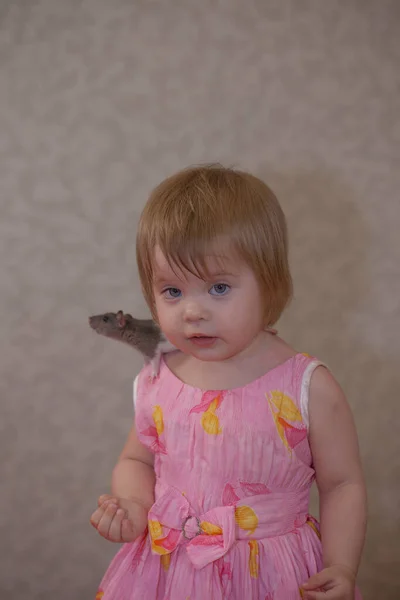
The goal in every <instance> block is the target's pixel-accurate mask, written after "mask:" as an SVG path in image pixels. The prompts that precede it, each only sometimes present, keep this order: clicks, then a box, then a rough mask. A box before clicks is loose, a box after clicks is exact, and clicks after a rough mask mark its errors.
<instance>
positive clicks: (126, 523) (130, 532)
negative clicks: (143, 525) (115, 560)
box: [121, 519, 135, 543]
mask: <svg viewBox="0 0 400 600" xmlns="http://www.w3.org/2000/svg"><path fill="white" fill-rule="evenodd" d="M121 537H122V541H123V542H125V543H126V542H133V540H134V539H135V532H134V529H133V523H132V521H131V520H130V519H124V520H123V521H122V524H121Z"/></svg>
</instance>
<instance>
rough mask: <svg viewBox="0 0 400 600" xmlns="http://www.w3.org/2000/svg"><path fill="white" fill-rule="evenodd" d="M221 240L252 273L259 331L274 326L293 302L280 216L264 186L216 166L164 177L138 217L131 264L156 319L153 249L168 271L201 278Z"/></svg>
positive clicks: (271, 196) (284, 222)
mask: <svg viewBox="0 0 400 600" xmlns="http://www.w3.org/2000/svg"><path fill="white" fill-rule="evenodd" d="M221 238H227V240H228V243H229V247H231V248H232V250H233V253H234V255H237V257H239V258H241V259H243V260H244V261H245V263H246V264H247V265H248V266H249V267H250V268H251V269H252V270H253V272H254V274H255V276H256V278H257V280H258V282H259V285H260V290H261V293H262V295H263V298H264V305H265V321H266V322H265V325H273V324H274V323H276V321H277V320H278V319H279V317H280V315H281V313H282V312H283V310H284V308H285V307H286V305H287V303H288V302H289V300H290V298H291V296H292V278H291V275H290V270H289V264H288V239H287V226H286V219H285V216H284V213H283V211H282V209H281V207H280V205H279V202H278V200H277V199H276V197H275V195H274V193H273V192H272V191H271V190H270V188H269V187H268V186H267V185H266V184H265V183H264V182H263V181H261V180H260V179H258V178H257V177H255V176H254V175H251V174H250V173H247V172H244V171H239V170H234V169H229V168H225V167H222V166H220V165H205V166H199V167H191V168H187V169H184V170H182V171H179V172H178V173H176V174H174V175H172V176H171V177H168V178H167V179H165V180H164V181H162V182H161V183H160V184H159V185H158V186H157V187H156V188H155V189H154V190H153V191H152V193H151V194H150V197H149V199H148V202H147V204H146V205H145V207H144V210H143V212H142V214H141V217H140V220H139V227H138V234H137V240H136V258H137V263H138V271H139V277H140V281H141V285H142V290H143V294H144V297H145V300H146V302H147V304H148V306H149V308H150V310H151V312H152V315H153V317H154V318H155V319H157V315H156V310H155V301H154V292H153V278H154V250H155V248H156V247H157V246H158V247H159V248H160V250H161V252H162V254H163V255H164V256H165V257H166V259H167V261H168V263H169V264H170V266H171V268H175V267H178V268H179V269H182V268H184V269H187V270H188V271H190V272H191V273H194V274H195V275H197V276H199V277H202V278H206V273H207V269H206V257H207V255H210V254H211V252H212V250H215V244H216V242H218V241H220V240H221Z"/></svg>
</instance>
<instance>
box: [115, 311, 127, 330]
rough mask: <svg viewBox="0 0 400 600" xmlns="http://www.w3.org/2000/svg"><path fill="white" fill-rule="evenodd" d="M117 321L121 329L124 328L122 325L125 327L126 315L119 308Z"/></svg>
mask: <svg viewBox="0 0 400 600" xmlns="http://www.w3.org/2000/svg"><path fill="white" fill-rule="evenodd" d="M117 323H118V326H119V327H121V329H122V327H125V324H126V319H125V315H124V313H123V312H122V310H119V311H118V312H117Z"/></svg>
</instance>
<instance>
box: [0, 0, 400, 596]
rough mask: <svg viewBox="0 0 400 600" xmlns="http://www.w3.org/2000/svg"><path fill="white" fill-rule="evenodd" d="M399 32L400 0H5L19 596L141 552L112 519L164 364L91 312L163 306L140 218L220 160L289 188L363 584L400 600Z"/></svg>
mask: <svg viewBox="0 0 400 600" xmlns="http://www.w3.org/2000/svg"><path fill="white" fill-rule="evenodd" d="M399 40H400V5H399V3H398V2H397V1H396V0H393V1H392V2H391V1H389V0H379V1H374V0H358V1H356V0H349V1H346V2H345V1H341V0H331V1H329V2H328V1H325V2H322V1H321V0H318V1H317V0H315V1H312V0H298V1H297V0H282V1H278V0H274V1H271V0H246V1H244V0H221V1H216V0H214V1H211V0H201V1H199V0H169V1H168V2H162V1H161V0H160V1H157V0H146V1H145V0H135V1H133V0H114V1H113V2H108V1H107V0H87V1H78V0H29V1H23V0H13V1H12V0H1V1H0V202H1V212H0V260H1V265H0V271H1V279H0V285H1V295H0V302H1V320H0V345H1V346H0V347H1V361H0V394H1V419H0V427H1V436H0V445H1V461H0V480H1V496H0V502H1V510H0V514H1V517H0V525H1V531H0V544H1V546H2V551H1V555H2V560H1V561H0V592H1V595H2V597H3V596H4V597H5V598H9V599H11V600H19V599H21V600H22V598H24V599H25V598H26V599H29V600H33V599H34V598H35V599H36V598H38V599H39V598H40V599H41V600H53V599H54V598H57V599H58V600H71V599H72V598H73V599H78V600H80V599H82V600H83V599H86V598H93V597H94V594H95V590H96V588H97V585H98V582H99V579H100V577H101V576H102V574H103V571H104V569H105V568H106V566H107V564H108V562H109V560H110V559H111V557H112V555H113V554H114V553H115V551H116V549H117V547H116V546H114V545H112V544H110V543H108V542H106V541H105V540H103V539H102V538H100V536H98V535H97V534H96V532H95V531H94V530H93V529H92V528H91V527H90V525H89V516H90V514H91V512H92V510H93V508H94V505H95V502H96V498H97V496H98V494H100V493H102V492H104V491H107V490H108V485H109V479H110V473H111V469H112V467H113V464H114V461H115V459H116V457H117V455H118V453H119V451H120V449H121V446H122V444H123V441H124V437H125V435H126V433H127V431H128V429H129V426H130V422H131V416H132V395H131V394H132V378H133V377H134V375H135V374H136V373H137V372H138V370H139V368H140V366H141V360H140V357H139V356H138V355H136V354H135V352H133V351H130V349H129V348H127V347H123V346H119V345H118V344H116V343H114V342H111V341H107V340H104V339H103V338H100V337H98V336H96V335H95V334H94V333H93V332H91V331H90V329H89V327H88V325H87V317H88V315H89V314H92V313H94V312H103V311H105V310H117V309H119V308H123V309H124V310H131V311H133V312H134V313H135V314H137V315H138V316H147V315H148V312H147V309H146V306H145V304H144V301H143V299H142V295H141V292H140V289H139V287H138V277H137V270H136V266H135V255H134V240H135V233H136V226H137V219H138V214H139V213H140V210H141V208H142V206H143V204H144V202H145V200H146V197H147V194H148V192H149V191H150V189H151V188H152V187H153V186H154V185H155V184H156V183H157V182H158V181H159V180H160V179H161V178H163V177H164V176H166V175H169V174H170V173H172V172H173V171H175V170H176V169H179V168H181V167H183V166H186V165H189V164H192V163H198V162H204V161H221V162H222V163H224V164H225V165H235V166H241V167H244V168H249V169H251V170H253V171H254V172H255V173H256V174H258V175H260V176H261V177H263V178H265V180H266V181H267V182H268V183H269V184H270V185H271V187H272V188H273V189H274V190H275V191H276V193H277V195H278V196H279V198H280V199H281V202H282V204H283V206H284V209H285V211H286V213H287V217H288V221H289V227H290V233H291V263H292V268H293V276H294V282H295V291H296V297H295V300H294V302H293V304H292V305H291V306H290V308H289V310H288V311H287V313H286V314H285V316H284V317H283V319H282V321H281V323H280V330H281V332H282V334H283V335H284V336H286V338H287V339H288V341H290V342H291V343H293V344H294V345H295V346H296V347H297V348H298V349H301V350H302V351H307V352H310V353H314V354H316V355H318V356H319V357H321V358H322V359H323V360H325V361H326V362H327V363H328V364H329V365H330V366H331V368H332V369H333V371H334V372H335V374H336V376H337V378H338V380H339V381H340V383H341V384H342V386H343V387H344V389H345V391H346V393H347V395H348V397H349V401H350V403H351V406H352V408H353V410H354V414H355V418H356V423H357V427H358V431H359V435H360V445H361V451H362V456H363V461H364V465H365V472H366V476H367V481H368V490H369V498H370V523H369V530H368V540H367V545H366V549H365V552H364V556H363V563H362V567H361V570H360V585H361V586H362V590H363V593H364V597H365V599H366V600H376V599H377V598H379V600H395V599H398V598H399V597H400V568H399V567H400V541H399V540H400V535H399V534H400V517H399V515H400V487H399V486H400V484H399V482H400V463H399V455H400V445H399V433H398V427H399V423H400V410H399V407H400V402H399V390H400V369H399V358H400V335H399V332H400V300H399V299H400V241H399V225H400V200H399V188H400V177H399V163H398V157H399V156H400V143H399V142H400V125H399V108H400V105H399V98H400V96H399V92H400V88H399V83H400V76H399V73H400V66H399V65H400V62H399V59H400V41H399ZM396 161H397V162H396ZM396 167H397V168H396ZM339 443H340V439H338V444H339Z"/></svg>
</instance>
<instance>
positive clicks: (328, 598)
mask: <svg viewBox="0 0 400 600" xmlns="http://www.w3.org/2000/svg"><path fill="white" fill-rule="evenodd" d="M354 589H355V576H354V573H353V572H352V571H351V570H350V569H349V568H348V567H345V566H343V565H332V566H331V567H328V568H326V569H323V570H322V571H320V572H319V573H317V574H316V575H314V576H313V577H310V579H309V580H308V581H307V583H305V584H304V585H303V598H304V600H354Z"/></svg>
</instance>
